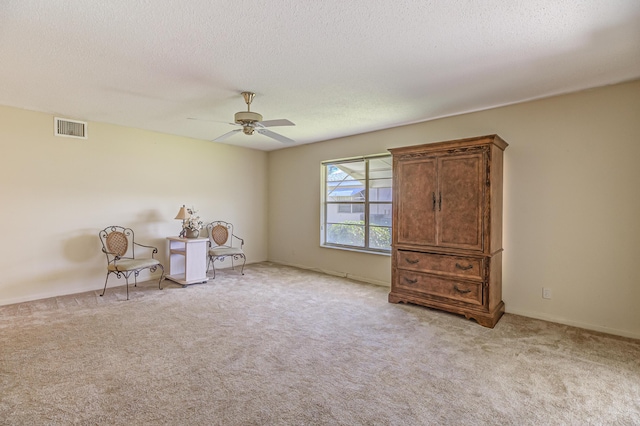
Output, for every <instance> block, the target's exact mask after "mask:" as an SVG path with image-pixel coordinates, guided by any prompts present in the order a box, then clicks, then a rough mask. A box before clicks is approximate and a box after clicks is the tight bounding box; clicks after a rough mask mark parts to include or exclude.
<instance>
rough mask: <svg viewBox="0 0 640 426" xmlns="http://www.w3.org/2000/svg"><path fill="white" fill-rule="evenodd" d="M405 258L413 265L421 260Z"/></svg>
mask: <svg viewBox="0 0 640 426" xmlns="http://www.w3.org/2000/svg"><path fill="white" fill-rule="evenodd" d="M404 260H406V261H407V263H410V264H412V265H415V264H416V263H418V262H420V259H407V258H405V259H404Z"/></svg>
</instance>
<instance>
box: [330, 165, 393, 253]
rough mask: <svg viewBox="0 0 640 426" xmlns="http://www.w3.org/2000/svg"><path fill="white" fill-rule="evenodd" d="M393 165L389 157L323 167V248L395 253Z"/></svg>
mask: <svg viewBox="0 0 640 426" xmlns="http://www.w3.org/2000/svg"><path fill="white" fill-rule="evenodd" d="M391 164H392V159H391V156H390V155H388V154H381V155H375V156H367V157H359V158H356V159H345V160H333V161H325V162H323V163H322V171H323V177H324V178H323V182H322V183H323V190H322V223H321V239H322V245H323V246H325V247H342V248H353V249H361V250H367V251H375V252H389V251H390V250H391V177H392V174H391Z"/></svg>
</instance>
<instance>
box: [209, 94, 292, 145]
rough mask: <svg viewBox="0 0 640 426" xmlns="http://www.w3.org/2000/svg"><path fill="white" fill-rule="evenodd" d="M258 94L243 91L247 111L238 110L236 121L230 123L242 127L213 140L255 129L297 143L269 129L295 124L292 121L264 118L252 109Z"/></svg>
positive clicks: (284, 141)
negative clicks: (264, 119) (252, 102)
mask: <svg viewBox="0 0 640 426" xmlns="http://www.w3.org/2000/svg"><path fill="white" fill-rule="evenodd" d="M255 95H256V94H255V93H253V92H242V96H243V97H244V101H245V103H246V104H247V110H246V111H240V112H236V114H235V116H234V119H235V123H229V124H231V125H233V126H241V127H242V128H241V129H235V130H232V131H230V132H227V133H225V134H224V135H221V136H218V137H217V138H215V139H214V140H213V141H214V142H221V141H223V140H225V139H227V138H229V137H231V136H233V135H235V134H236V133H238V132H240V131H242V132H243V133H244V134H245V135H252V134H253V132H254V131H256V132H258V133H260V134H261V135H265V136H267V137H270V138H271V139H275V140H277V141H278V142H282V143H287V144H293V143H296V141H294V140H293V139H289V138H288V137H286V136H282V135H281V134H279V133H276V132H272V131H271V130H268V129H267V127H276V126H295V124H293V123H292V122H291V121H289V120H287V119H284V118H281V119H278V120H266V121H263V120H262V115H261V114H258V113H257V112H253V111H251V101H253V98H254V96H255Z"/></svg>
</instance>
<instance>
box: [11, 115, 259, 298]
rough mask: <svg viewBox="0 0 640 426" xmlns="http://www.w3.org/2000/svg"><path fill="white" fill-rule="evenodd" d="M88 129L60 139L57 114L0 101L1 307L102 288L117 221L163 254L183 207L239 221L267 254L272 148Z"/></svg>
mask: <svg viewBox="0 0 640 426" xmlns="http://www.w3.org/2000/svg"><path fill="white" fill-rule="evenodd" d="M69 118H72V119H73V118H78V119H81V118H79V117H69ZM88 135H89V138H88V139H86V140H83V139H71V138H64V137H54V136H53V116H52V115H49V114H42V113H35V112H30V111H25V110H21V109H15V108H8V107H0V150H1V151H0V152H1V154H0V203H1V210H0V238H1V241H2V243H1V244H0V304H9V303H15V302H20V301H25V300H33V299H38V298H43V297H49V296H55V295H60V294H69V293H75V292H81V291H87V290H93V289H98V288H102V286H103V285H104V277H105V272H106V260H105V257H104V255H103V254H102V253H101V251H100V248H101V244H100V242H99V240H98V231H99V230H100V229H102V228H105V227H106V226H109V225H124V226H130V227H132V228H134V230H135V231H136V239H137V240H139V241H141V242H144V243H147V244H152V245H156V246H158V247H159V248H160V257H161V259H162V260H164V257H165V250H166V239H165V237H166V236H170V235H176V234H177V233H178V232H179V229H180V222H179V221H177V220H174V219H173V218H174V217H175V215H176V213H177V212H178V209H179V207H180V206H181V205H182V204H186V205H187V206H194V207H195V208H196V209H198V210H199V212H200V215H201V216H202V218H203V219H205V220H216V219H223V220H229V221H233V222H234V223H235V225H236V231H237V232H238V233H239V234H240V235H241V236H243V237H244V238H245V241H246V245H245V249H246V252H247V257H248V260H249V262H259V261H263V260H266V258H267V232H266V221H267V215H266V206H267V181H266V175H267V154H266V153H265V152H262V151H256V150H250V149H244V148H236V147H231V146H228V145H222V144H214V143H212V142H206V141H200V140H194V139H188V138H181V137H176V136H170V135H165V134H159V133H154V132H149V131H144V130H137V129H131V128H125V127H119V126H113V125H107V124H102V123H93V122H90V123H89V126H88ZM165 265H166V262H165ZM147 277H148V276H147ZM120 283H121V284H122V283H124V280H120ZM109 284H110V285H117V284H118V280H116V279H115V278H114V277H113V276H112V277H111V278H109ZM107 291H108V289H107Z"/></svg>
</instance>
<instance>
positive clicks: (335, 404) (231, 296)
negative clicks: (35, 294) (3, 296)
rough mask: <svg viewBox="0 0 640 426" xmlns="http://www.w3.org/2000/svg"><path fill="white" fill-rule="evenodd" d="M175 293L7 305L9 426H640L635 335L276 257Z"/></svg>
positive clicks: (1, 381)
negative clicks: (486, 306) (501, 310)
mask: <svg viewBox="0 0 640 426" xmlns="http://www.w3.org/2000/svg"><path fill="white" fill-rule="evenodd" d="M116 282H117V281H116V280H114V281H113V283H116ZM164 286H165V289H164V290H158V288H157V284H156V283H155V282H147V283H143V284H142V285H140V286H139V287H138V288H137V289H134V288H133V287H131V290H132V291H131V300H129V301H125V300H124V298H125V292H124V287H117V288H114V287H110V288H107V294H106V295H105V297H102V298H101V297H98V294H99V292H90V293H83V294H78V295H73V296H65V297H58V298H52V299H46V300H41V301H36V302H29V303H22V304H17V305H10V306H2V307H0V348H1V349H0V424H2V425H44V424H47V425H58V424H60V425H62V424H65V425H66V424H81V425H89V424H91V425H94V424H95V425H103V424H104V425H122V424H127V425H131V424H136V425H157V424H171V425H253V424H255V425H275V424H295V425H315V424H331V425H422V424H425V425H429V424H451V425H465V424H466V425H476V424H499V425H549V424H554V425H565V424H566V425H585V424H594V425H595V424H614V425H637V424H640V341H637V340H631V339H624V338H618V337H614V336H608V335H604V334H599V333H594V332H589V331H585V330H580V329H576V328H572V327H567V326H562V325H557V324H552V323H548V322H544V321H538V320H532V319H527V318H524V317H519V316H515V315H509V314H507V315H505V316H504V317H503V318H502V319H501V320H500V322H499V323H498V325H497V326H496V327H495V328H494V329H493V330H492V329H487V328H484V327H481V326H479V325H478V324H476V323H475V322H473V321H468V320H466V319H464V318H462V317H459V316H456V315H451V314H447V313H443V312H440V311H435V310H430V309H427V308H422V307H418V306H413V305H402V304H400V305H396V304H389V303H387V293H388V289H386V288H384V287H378V286H373V285H368V284H362V283H358V282H354V281H350V280H347V279H342V278H337V277H332V276H327V275H323V274H319V273H315V272H310V271H304V270H298V269H295V268H290V267H283V266H278V265H273V264H270V263H262V264H254V265H249V266H248V267H247V268H246V275H245V276H241V275H239V274H238V273H237V272H233V271H231V270H223V271H221V272H220V273H219V275H218V276H217V278H216V279H215V280H214V281H210V282H209V283H207V284H202V285H195V286H190V287H187V288H181V287H179V286H177V285H175V284H172V283H171V282H169V281H165V283H164Z"/></svg>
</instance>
